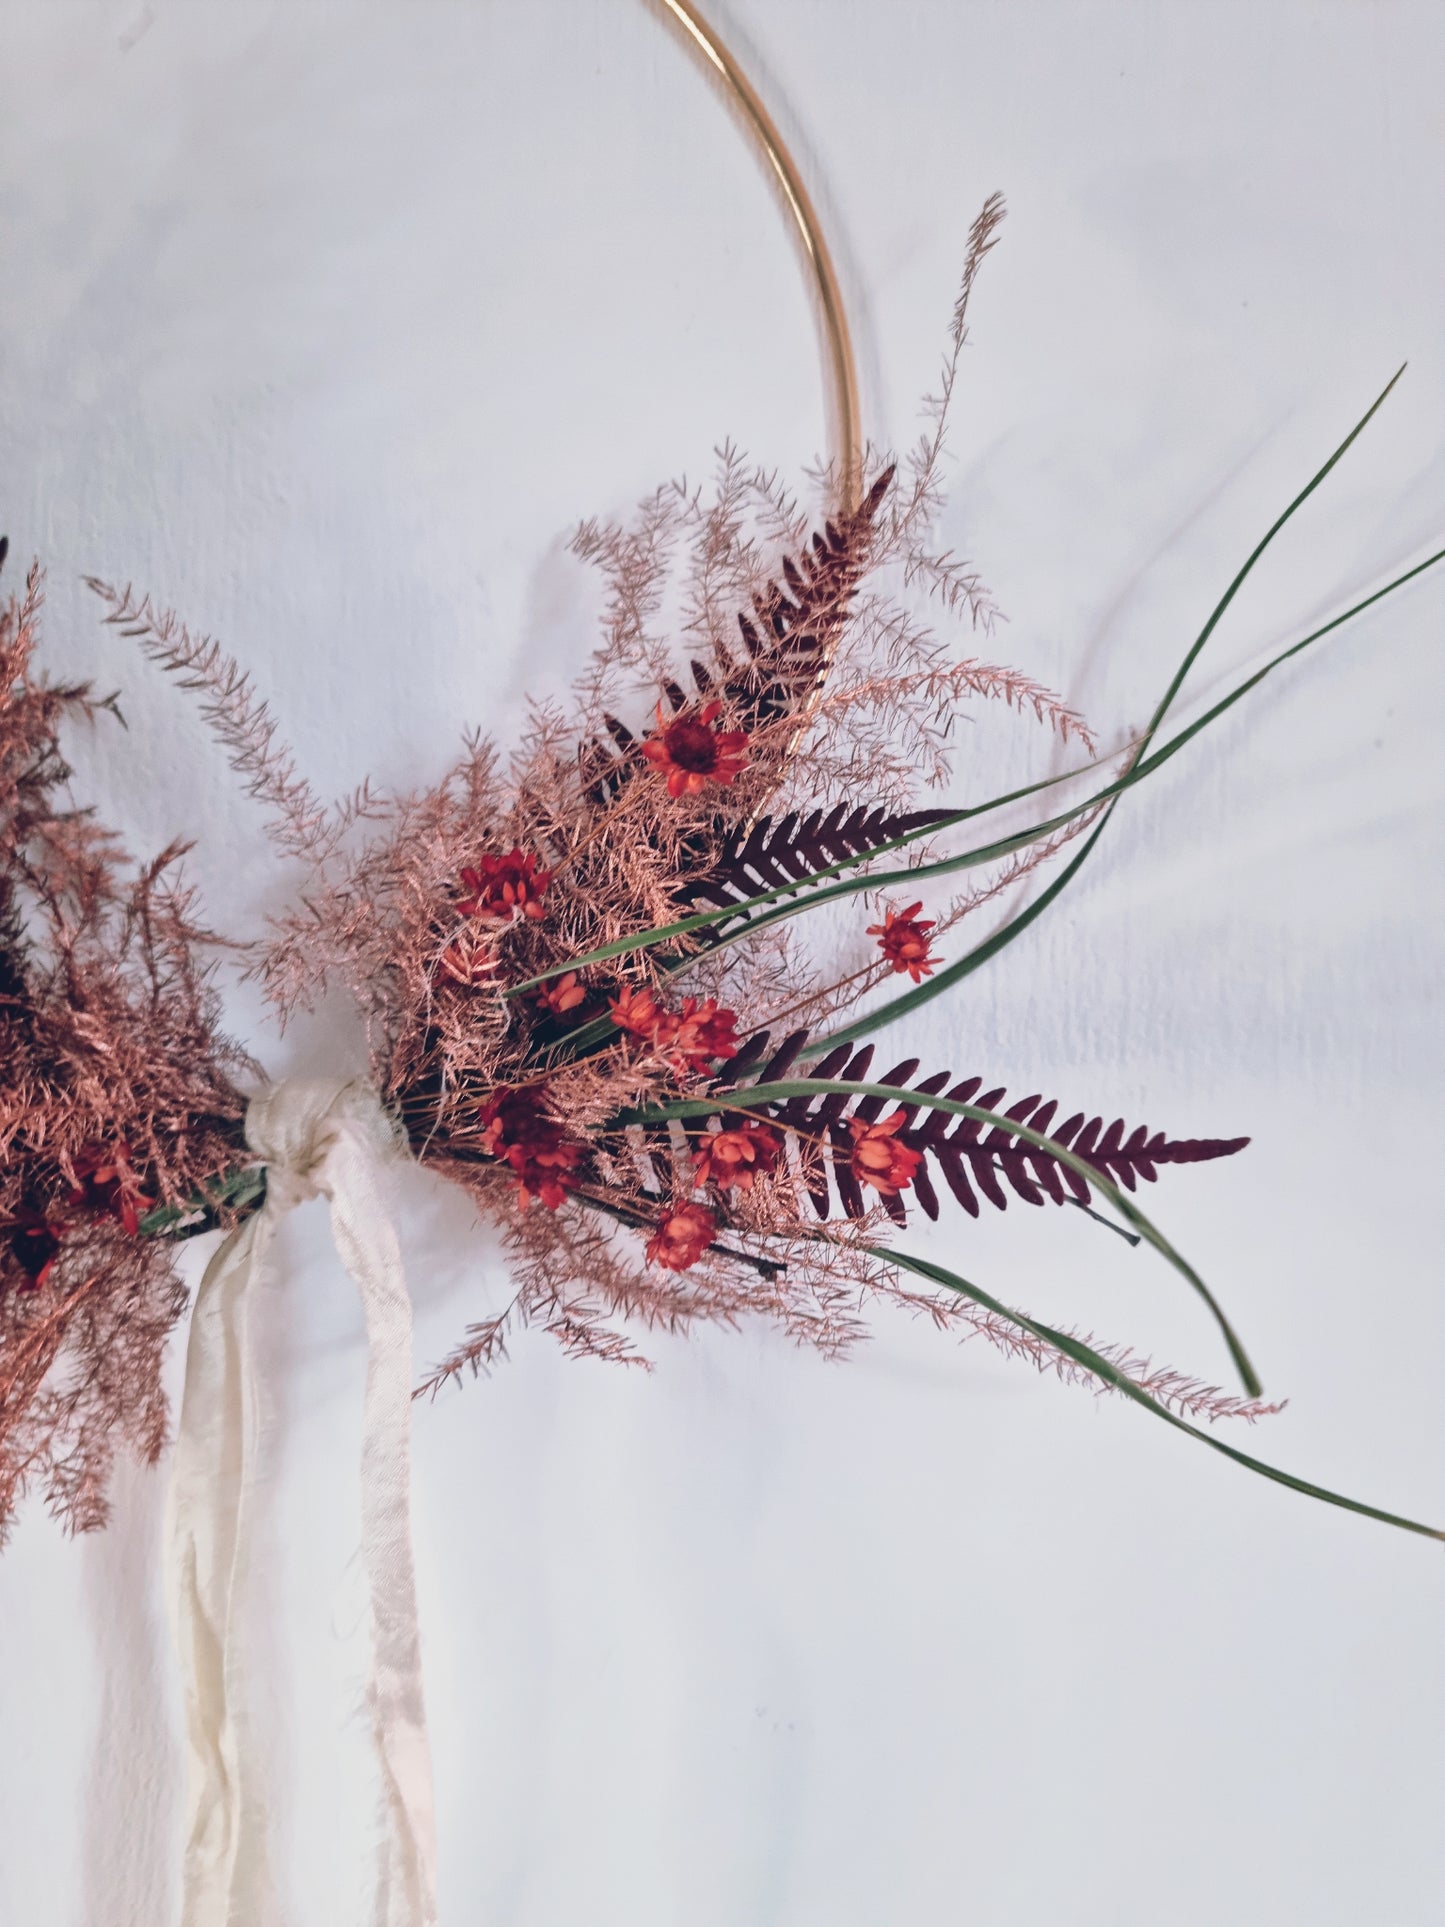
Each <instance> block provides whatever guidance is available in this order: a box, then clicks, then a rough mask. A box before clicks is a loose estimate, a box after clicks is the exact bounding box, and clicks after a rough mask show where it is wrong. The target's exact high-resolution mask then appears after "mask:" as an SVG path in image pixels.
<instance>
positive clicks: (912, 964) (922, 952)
mask: <svg viewBox="0 0 1445 1927" xmlns="http://www.w3.org/2000/svg"><path fill="white" fill-rule="evenodd" d="M922 908H923V903H922V900H921V899H920V901H919V902H917V903H910V904H909V906H908V908H907V909H906V910H890V911H889V912H888V914H887V918H886V921H885V922H883V923H870V924H869V926H868V935H869V936H870V937H876V938H877V939H878V948H879V949H880V950H881V951H882V952H883V954H884V956H885V957H886V958H887V959H888V961H889V963H891V964H892V966H893V968H894V969H895V970H906V971H907V972H908V974H909V976H910V977H911V978H912V979H913V981H914V983H921V982H922V981H923V979H924V978H925V977H927V976H931V975H932V972H933V966H934V965H935V964H936V963H937V962H938V959H937V957H935V956H934V955H933V954H932V940H931V939H930V937H929V935H928V933H929V931H930V930H931V929H932V928H933V924H932V922H931V921H930V922H928V923H920V922H919V920H918V913H919V911H920V910H921V909H922Z"/></svg>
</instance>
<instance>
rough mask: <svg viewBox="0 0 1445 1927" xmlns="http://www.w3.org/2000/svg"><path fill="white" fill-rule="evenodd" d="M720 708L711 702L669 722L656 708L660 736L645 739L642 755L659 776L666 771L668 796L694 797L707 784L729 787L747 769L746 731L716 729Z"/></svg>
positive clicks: (660, 705) (658, 707)
mask: <svg viewBox="0 0 1445 1927" xmlns="http://www.w3.org/2000/svg"><path fill="white" fill-rule="evenodd" d="M721 708H722V704H721V702H718V701H716V700H714V701H712V702H710V703H705V704H704V705H703V707H702V708H701V709H699V710H697V711H696V712H695V713H694V712H690V711H688V710H683V712H682V714H681V715H679V716H674V717H673V718H672V720H671V721H670V722H669V721H668V719H667V718H666V717H665V716H664V715H663V713H662V704H661V703H659V704H658V705H657V727H658V732H659V733H658V734H656V735H650V736H649V737H648V738H647V740H646V742H644V743H643V745H642V753H643V755H644V756H645V757H646V758H647V760H648V762H649V763H651V764H652V765H653V766H654V767H655V768H656V769H657V771H658V773H659V774H661V773H662V772H663V771H666V773H667V793H668V795H669V796H697V795H699V794H701V792H702V791H703V790H704V789H706V788H707V786H708V784H709V783H731V782H732V780H733V778H734V777H735V776H737V775H738V774H740V772H741V771H742V770H744V769H746V768H747V762H748V737H747V731H746V730H742V729H718V728H717V727H716V718H717V715H718V712H719V710H721Z"/></svg>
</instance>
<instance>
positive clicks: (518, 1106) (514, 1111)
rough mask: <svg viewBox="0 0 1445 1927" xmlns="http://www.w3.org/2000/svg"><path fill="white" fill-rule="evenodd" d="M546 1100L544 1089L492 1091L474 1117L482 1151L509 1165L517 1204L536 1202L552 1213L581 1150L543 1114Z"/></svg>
mask: <svg viewBox="0 0 1445 1927" xmlns="http://www.w3.org/2000/svg"><path fill="white" fill-rule="evenodd" d="M545 1102H546V1086H545V1085H533V1086H530V1087H528V1088H526V1089H523V1090H520V1091H506V1090H503V1091H494V1092H493V1093H492V1095H491V1096H490V1097H489V1098H488V1099H487V1101H486V1103H485V1104H484V1105H483V1106H482V1108H481V1111H480V1112H479V1113H478V1122H479V1123H480V1124H481V1127H482V1149H483V1151H485V1152H486V1154H487V1156H488V1157H494V1158H502V1159H504V1160H505V1161H506V1162H507V1163H508V1164H509V1165H511V1167H512V1172H513V1174H514V1176H515V1177H516V1180H517V1198H518V1201H519V1202H520V1203H522V1204H527V1203H530V1201H531V1200H532V1199H533V1198H539V1199H540V1200H541V1202H542V1203H543V1204H545V1205H546V1207H547V1209H548V1210H549V1211H555V1210H556V1209H557V1207H558V1205H559V1204H561V1203H562V1202H563V1201H564V1200H565V1198H566V1196H567V1190H568V1186H569V1185H570V1184H571V1183H572V1182H573V1177H572V1174H573V1172H574V1171H575V1170H576V1169H577V1166H578V1165H579V1164H580V1163H581V1162H582V1158H583V1147H582V1146H581V1145H580V1144H574V1143H573V1142H571V1140H570V1139H568V1138H566V1137H564V1136H563V1133H562V1127H561V1125H560V1124H558V1123H557V1121H556V1119H555V1118H551V1117H548V1116H547V1114H546V1111H545V1109H544V1105H545Z"/></svg>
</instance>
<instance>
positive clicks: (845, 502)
mask: <svg viewBox="0 0 1445 1927" xmlns="http://www.w3.org/2000/svg"><path fill="white" fill-rule="evenodd" d="M658 4H660V5H661V6H662V7H664V8H665V9H666V10H667V12H668V13H670V14H671V15H672V17H673V19H674V20H675V21H676V22H677V23H678V25H679V26H680V27H681V28H682V29H683V31H684V32H685V33H686V34H687V35H688V37H689V39H690V40H691V41H692V43H693V45H694V46H695V47H696V48H697V49H698V51H699V52H700V53H701V54H702V55H703V57H704V58H705V59H706V61H707V62H708V64H709V65H710V66H711V67H712V68H713V69H714V71H715V72H716V73H717V75H718V77H719V78H720V79H721V81H722V82H723V85H724V86H725V87H726V88H727V90H728V92H729V93H730V94H731V95H732V97H733V100H734V101H735V103H736V105H737V107H738V109H739V110H740V112H741V113H742V116H743V119H744V120H745V121H746V122H747V124H748V126H749V128H750V129H751V131H752V133H753V134H754V136H755V137H756V139H757V142H758V145H759V147H761V149H762V151H763V154H764V157H765V158H766V160H767V163H768V166H769V167H770V168H771V169H772V172H773V174H774V176H775V177H776V179H777V182H778V185H779V187H780V188H781V189H782V192H783V198H784V200H785V201H786V202H787V205H788V211H789V212H790V214H791V215H792V217H793V225H794V226H795V227H796V229H797V232H798V238H799V240H800V241H801V242H802V246H803V253H804V255H805V256H806V257H807V262H808V266H809V269H810V270H811V272H812V277H813V281H814V284H815V285H816V288H817V291H818V302H819V308H820V315H821V321H822V331H823V344H824V348H825V351H826V355H827V363H828V375H829V383H828V385H829V402H830V406H829V417H830V420H829V432H830V436H831V439H832V443H833V448H832V455H833V471H834V474H835V476H836V478H837V479H836V490H837V497H838V506H839V508H840V509H848V508H852V507H853V506H854V505H855V503H856V502H857V500H858V494H859V488H860V484H861V481H862V468H863V446H862V439H861V436H860V434H859V428H858V371H857V368H856V366H855V364H854V361H853V344H852V341H851V340H850V338H849V334H848V317H847V315H846V313H845V312H844V309H843V295H842V290H841V289H840V288H839V286H838V276H837V274H836V272H835V270H834V267H833V258H832V256H831V255H830V254H829V252H828V244H827V242H826V241H825V240H824V239H823V231H822V228H821V227H820V226H819V223H818V214H817V210H816V208H815V207H814V206H813V203H812V201H811V199H810V198H809V195H808V190H807V188H806V187H804V185H803V181H802V176H801V175H800V174H799V172H798V168H797V164H796V162H795V161H794V160H793V157H792V155H791V154H790V153H789V151H788V148H787V145H786V143H785V142H784V140H783V137H782V135H781V134H780V133H779V132H778V130H777V128H776V126H774V124H773V119H772V116H771V115H770V114H769V113H768V110H767V108H766V107H764V105H763V103H762V102H761V100H759V98H758V96H757V92H756V90H755V89H754V87H753V85H752V82H751V81H750V80H749V79H748V77H747V75H746V74H745V73H744V72H743V70H742V68H741V67H739V65H738V63H737V61H736V60H735V59H734V58H733V56H732V54H731V53H730V52H729V51H728V49H727V47H726V46H725V45H724V44H723V42H722V41H721V40H720V39H719V38H718V35H717V33H716V32H715V30H714V29H713V28H712V27H711V26H709V25H708V23H707V21H706V20H704V19H703V17H702V15H701V14H700V13H699V12H698V10H697V8H696V6H695V5H694V4H693V0H658Z"/></svg>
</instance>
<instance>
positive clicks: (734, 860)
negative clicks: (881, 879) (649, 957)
mask: <svg viewBox="0 0 1445 1927" xmlns="http://www.w3.org/2000/svg"><path fill="white" fill-rule="evenodd" d="M948 815H949V812H948V811H947V810H907V811H900V812H897V813H894V812H890V811H889V810H888V809H886V808H884V807H881V806H880V807H878V808H876V809H872V810H870V809H868V808H867V807H866V806H865V805H861V804H860V805H858V806H857V807H852V806H850V805H849V804H847V803H838V804H835V805H834V807H833V808H832V809H831V810H827V811H824V810H814V811H813V812H812V814H811V815H810V816H802V815H800V814H799V812H798V811H796V810H791V811H789V813H788V815H786V816H784V817H782V818H780V819H779V820H778V821H777V822H776V823H775V822H774V821H773V819H772V818H771V817H768V816H764V817H760V818H759V819H758V821H757V822H756V823H754V824H753V825H752V826H751V827H750V828H749V827H747V826H744V827H743V828H742V829H740V830H737V831H735V832H734V834H733V835H731V836H730V837H728V839H727V841H726V842H725V843H724V844H723V845H722V847H721V849H720V850H719V851H718V853H717V854H716V856H714V857H713V858H712V860H711V863H710V865H709V867H708V869H707V870H706V871H704V872H703V873H702V874H701V875H699V876H695V877H690V878H689V879H688V881H687V882H686V883H685V884H684V885H683V887H682V888H681V889H680V890H679V891H678V893H677V897H678V901H679V903H682V904H692V903H696V902H698V901H699V900H701V901H702V902H705V903H713V904H717V905H719V906H721V905H724V904H729V903H735V902H739V901H741V900H743V899H746V898H748V897H751V896H756V895H757V894H758V892H759V891H761V890H772V889H776V888H779V887H783V886H786V885H788V884H790V883H796V884H800V885H801V884H806V883H808V882H809V881H810V880H811V879H812V878H813V877H814V876H816V874H817V873H818V871H819V870H824V869H826V868H827V867H828V866H829V864H833V863H844V862H849V861H857V862H859V863H861V862H863V861H864V860H865V859H866V858H867V857H868V856H870V855H871V854H872V853H873V851H874V850H876V849H877V848H878V847H879V846H880V845H881V844H884V843H891V842H892V841H893V839H894V838H895V837H899V836H906V835H907V834H908V832H909V831H910V830H922V829H926V828H927V827H928V826H929V825H930V824H933V823H941V822H944V821H946V819H947V817H948Z"/></svg>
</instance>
